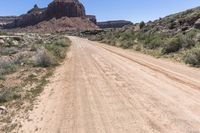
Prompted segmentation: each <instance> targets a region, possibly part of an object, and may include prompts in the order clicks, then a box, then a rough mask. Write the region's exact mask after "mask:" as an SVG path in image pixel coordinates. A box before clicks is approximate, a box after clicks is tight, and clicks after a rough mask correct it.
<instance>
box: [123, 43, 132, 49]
mask: <svg viewBox="0 0 200 133" xmlns="http://www.w3.org/2000/svg"><path fill="white" fill-rule="evenodd" d="M121 47H122V48H124V49H127V48H130V47H133V43H132V42H130V41H124V42H122V43H121Z"/></svg>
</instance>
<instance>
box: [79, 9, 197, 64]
mask: <svg viewBox="0 0 200 133" xmlns="http://www.w3.org/2000/svg"><path fill="white" fill-rule="evenodd" d="M199 29H200V7H197V8H194V9H190V10H187V11H184V12H181V13H177V14H173V15H170V16H167V17H165V18H160V19H158V20H155V21H153V22H151V21H150V22H148V23H144V22H141V23H140V24H135V25H134V26H131V27H128V28H127V27H126V28H122V29H111V30H103V31H98V32H97V31H89V32H88V31H87V32H82V36H87V37H89V38H90V39H91V40H97V41H101V42H104V43H108V44H110V45H114V46H118V47H123V48H131V49H135V50H136V51H141V52H143V53H147V54H151V55H154V56H156V57H167V58H173V59H175V60H176V61H180V62H185V63H187V64H190V65H192V66H200V30H199Z"/></svg>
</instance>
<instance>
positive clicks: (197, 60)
mask: <svg viewBox="0 0 200 133" xmlns="http://www.w3.org/2000/svg"><path fill="white" fill-rule="evenodd" d="M184 62H185V63H186V64H190V65H191V66H195V67H200V48H193V49H192V50H190V51H189V52H187V53H186V55H185V56H184Z"/></svg>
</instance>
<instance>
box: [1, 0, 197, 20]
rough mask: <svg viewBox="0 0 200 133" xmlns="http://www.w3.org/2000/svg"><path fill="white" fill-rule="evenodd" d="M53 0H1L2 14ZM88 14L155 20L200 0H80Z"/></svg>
mask: <svg viewBox="0 0 200 133" xmlns="http://www.w3.org/2000/svg"><path fill="white" fill-rule="evenodd" d="M51 1H53V0H1V1H0V16H10V15H21V14H23V13H26V12H27V11H28V10H30V9H31V8H32V7H33V5H34V4H38V6H39V7H46V6H47V5H48V3H50V2H51ZM80 1H81V2H82V3H83V4H84V6H85V8H86V12H87V14H88V15H96V17H97V20H98V21H107V20H130V21H132V22H141V21H145V22H147V21H149V20H155V19H158V18H160V17H164V16H167V15H170V14H173V13H178V12H180V11H184V10H187V9H190V8H193V7H197V6H200V0H80Z"/></svg>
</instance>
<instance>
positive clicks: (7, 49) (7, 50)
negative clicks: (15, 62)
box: [0, 47, 18, 55]
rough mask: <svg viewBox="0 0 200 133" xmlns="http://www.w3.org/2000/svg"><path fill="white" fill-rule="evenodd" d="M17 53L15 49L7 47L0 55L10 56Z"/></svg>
mask: <svg viewBox="0 0 200 133" xmlns="http://www.w3.org/2000/svg"><path fill="white" fill-rule="evenodd" d="M17 52H18V49H17V48H14V47H7V48H4V49H3V50H1V52H0V54H1V55H12V54H16V53H17Z"/></svg>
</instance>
